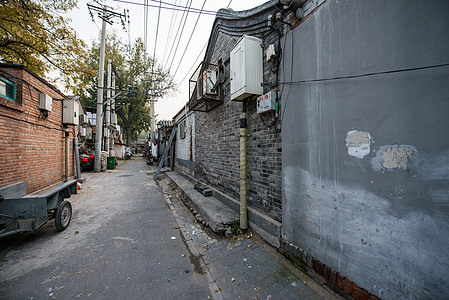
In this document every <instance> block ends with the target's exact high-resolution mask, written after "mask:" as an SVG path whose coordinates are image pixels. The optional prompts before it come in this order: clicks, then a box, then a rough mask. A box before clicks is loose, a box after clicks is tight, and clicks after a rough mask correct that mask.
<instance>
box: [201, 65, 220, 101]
mask: <svg viewBox="0 0 449 300" xmlns="http://www.w3.org/2000/svg"><path fill="white" fill-rule="evenodd" d="M216 83H217V72H216V71H215V70H205V71H204V72H203V95H216V94H217V91H214V90H213V89H214V87H215V85H216Z"/></svg>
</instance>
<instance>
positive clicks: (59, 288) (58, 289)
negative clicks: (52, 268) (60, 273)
mask: <svg viewBox="0 0 449 300" xmlns="http://www.w3.org/2000/svg"><path fill="white" fill-rule="evenodd" d="M63 288H65V285H63V286H61V287H58V288H57V289H56V290H57V291H60V290H62V289H63Z"/></svg>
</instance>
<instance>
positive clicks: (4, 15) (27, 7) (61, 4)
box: [0, 0, 95, 89]
mask: <svg viewBox="0 0 449 300" xmlns="http://www.w3.org/2000/svg"><path fill="white" fill-rule="evenodd" d="M74 7H76V0H0V60H2V61H4V62H6V61H12V62H14V63H18V64H23V65H25V66H26V67H27V68H29V69H30V70H31V71H33V72H34V73H36V74H38V75H40V76H42V77H44V76H45V74H47V73H48V72H49V71H52V70H59V71H60V73H61V75H62V78H63V81H64V84H65V86H66V88H67V89H69V88H73V87H74V86H75V85H76V84H79V83H80V76H82V75H83V74H90V75H94V74H95V72H94V71H93V70H92V69H90V68H89V67H88V66H86V65H85V64H83V63H82V62H84V61H85V60H86V51H85V47H86V45H85V44H84V42H83V41H82V40H80V39H79V38H78V37H77V36H76V33H75V31H74V30H73V29H72V28H71V27H70V26H69V21H70V19H68V18H64V17H63V14H64V13H66V12H68V11H70V10H72V9H73V8H74Z"/></svg>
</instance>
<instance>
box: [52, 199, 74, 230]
mask: <svg viewBox="0 0 449 300" xmlns="http://www.w3.org/2000/svg"><path fill="white" fill-rule="evenodd" d="M71 219H72V205H71V204H70V202H69V201H63V202H62V203H61V204H60V205H59V206H58V209H57V210H56V216H55V225H56V229H57V230H58V231H63V230H65V229H66V228H67V227H68V226H69V223H70V220H71Z"/></svg>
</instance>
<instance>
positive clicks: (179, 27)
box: [164, 0, 189, 70]
mask: <svg viewBox="0 0 449 300" xmlns="http://www.w3.org/2000/svg"><path fill="white" fill-rule="evenodd" d="M187 3H189V0H186V5H187ZM186 11H187V8H186V9H185V10H184V11H183V13H182V16H181V20H180V21H179V25H178V29H177V30H176V34H175V38H174V39H173V43H172V45H171V47H170V52H169V53H168V57H167V61H166V64H168V62H169V61H170V56H171V53H172V51H173V47H174V46H175V41H176V38H177V37H178V33H179V29H181V23H182V20H183V19H184V16H185V13H186ZM165 66H166V65H165V64H164V70H165Z"/></svg>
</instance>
